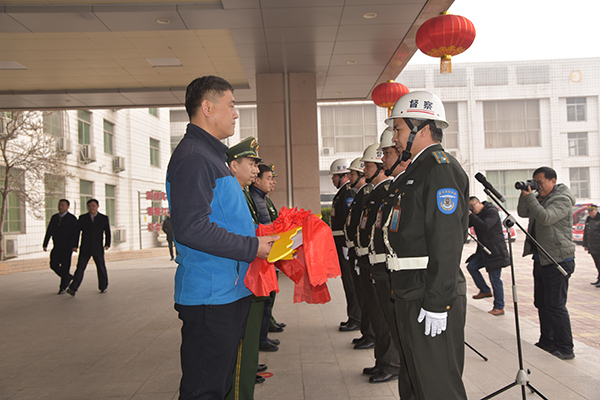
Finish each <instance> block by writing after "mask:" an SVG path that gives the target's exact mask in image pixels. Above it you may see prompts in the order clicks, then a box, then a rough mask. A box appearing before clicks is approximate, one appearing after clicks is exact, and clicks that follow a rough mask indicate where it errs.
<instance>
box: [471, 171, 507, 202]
mask: <svg viewBox="0 0 600 400" xmlns="http://www.w3.org/2000/svg"><path fill="white" fill-rule="evenodd" d="M475 179H477V180H478V181H479V182H481V184H482V185H483V187H485V188H486V189H487V190H489V191H490V192H492V194H493V195H494V196H496V197H497V198H498V200H500V201H501V202H503V203H504V202H505V201H506V199H505V198H504V196H502V194H501V193H500V192H499V191H497V190H496V188H495V187H494V186H493V185H492V184H491V183H489V182H488V180H487V179H485V176H484V175H483V174H482V173H481V172H478V173H476V174H475Z"/></svg>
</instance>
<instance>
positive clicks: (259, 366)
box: [256, 364, 268, 372]
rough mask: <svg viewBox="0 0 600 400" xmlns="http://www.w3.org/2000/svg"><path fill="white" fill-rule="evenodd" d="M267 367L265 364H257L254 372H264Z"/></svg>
mask: <svg viewBox="0 0 600 400" xmlns="http://www.w3.org/2000/svg"><path fill="white" fill-rule="evenodd" d="M267 369H268V367H267V364H258V368H256V372H265V371H266V370H267Z"/></svg>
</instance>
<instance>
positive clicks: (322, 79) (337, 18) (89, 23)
mask: <svg viewBox="0 0 600 400" xmlns="http://www.w3.org/2000/svg"><path fill="white" fill-rule="evenodd" d="M452 2H453V0H429V1H427V0H303V1H289V0H222V1H220V2H219V1H216V2H214V1H202V0H193V1H186V0H178V1H175V2H170V1H168V0H162V1H158V0H129V1H123V0H121V1H120V0H0V109H52V108H58V109H60V108H120V107H160V106H178V105H181V104H183V102H184V94H185V87H186V86H187V84H188V83H189V82H190V81H191V80H193V79H194V78H197V77H199V76H202V75H208V74H213V75H219V76H222V77H223V78H225V79H227V80H228V81H229V82H231V83H232V84H233V85H234V87H235V88H236V92H235V95H236V100H237V101H238V102H253V101H255V97H256V74H268V73H286V72H287V73H293V72H314V73H316V76H317V98H318V99H319V100H349V99H352V100H356V99H368V98H369V96H370V93H371V90H372V89H373V88H374V87H375V86H376V85H377V84H379V83H381V82H384V81H386V80H389V79H395V78H396V76H397V75H398V74H399V73H400V71H402V69H403V68H404V66H405V65H406V63H407V62H408V60H409V59H410V57H411V56H412V55H413V54H414V52H415V51H416V45H415V41H414V37H415V35H416V31H417V29H418V27H419V26H420V25H421V24H422V23H423V22H425V21H426V20H427V19H429V18H431V17H433V16H435V15H438V14H439V13H440V12H441V11H444V10H447V9H448V8H449V7H450V5H451V4H452ZM373 14H376V16H375V17H374V18H369V17H372V16H373Z"/></svg>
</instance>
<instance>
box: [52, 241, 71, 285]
mask: <svg viewBox="0 0 600 400" xmlns="http://www.w3.org/2000/svg"><path fill="white" fill-rule="evenodd" d="M72 253H73V251H72V250H71V249H56V248H54V249H52V251H51V252H50V269H52V271H54V272H55V273H56V275H58V276H59V277H60V290H65V289H66V288H67V287H68V286H69V283H70V282H71V280H72V279H73V275H71V255H72Z"/></svg>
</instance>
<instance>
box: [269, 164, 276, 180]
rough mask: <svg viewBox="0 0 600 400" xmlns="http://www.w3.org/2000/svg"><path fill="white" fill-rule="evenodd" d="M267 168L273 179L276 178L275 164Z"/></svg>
mask: <svg viewBox="0 0 600 400" xmlns="http://www.w3.org/2000/svg"><path fill="white" fill-rule="evenodd" d="M269 168H270V169H271V173H272V174H273V178H277V174H276V173H275V164H269Z"/></svg>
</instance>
